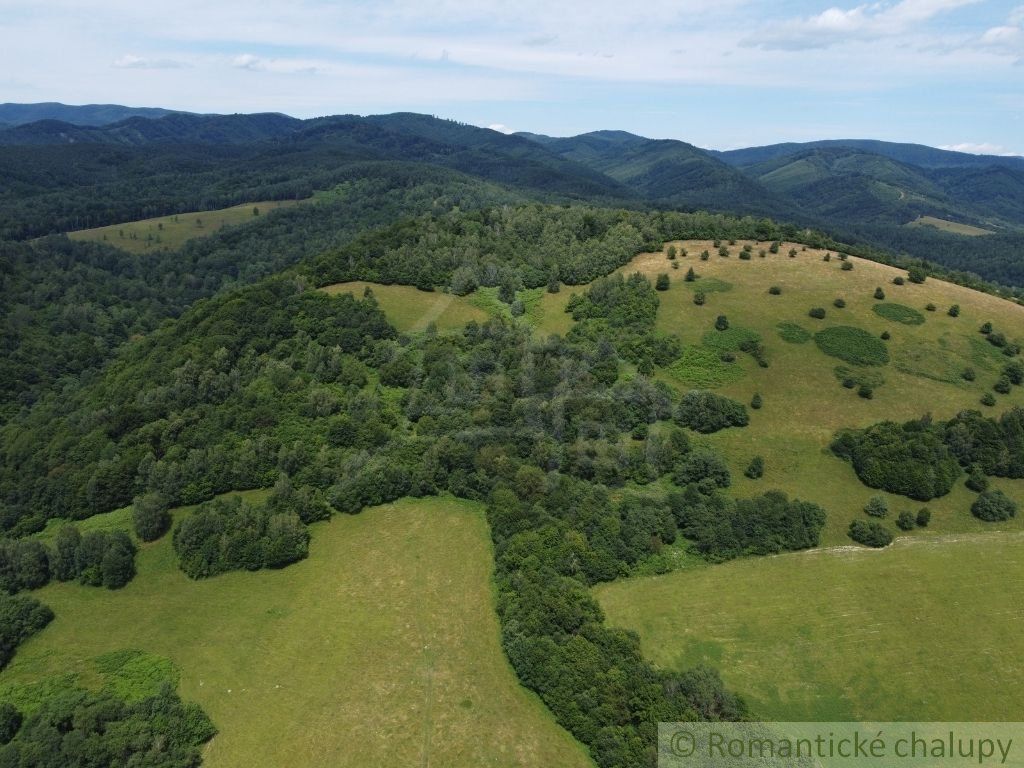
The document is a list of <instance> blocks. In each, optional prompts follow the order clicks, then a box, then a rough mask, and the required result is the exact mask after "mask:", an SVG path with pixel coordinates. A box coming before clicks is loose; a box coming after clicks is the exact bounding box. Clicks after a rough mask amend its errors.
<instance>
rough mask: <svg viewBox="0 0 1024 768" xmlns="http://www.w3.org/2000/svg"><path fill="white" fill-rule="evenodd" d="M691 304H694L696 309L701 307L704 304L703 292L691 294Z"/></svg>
mask: <svg viewBox="0 0 1024 768" xmlns="http://www.w3.org/2000/svg"><path fill="white" fill-rule="evenodd" d="M693 303H694V304H696V305H697V306H698V307H700V306H703V304H704V291H696V292H695V293H694V294H693Z"/></svg>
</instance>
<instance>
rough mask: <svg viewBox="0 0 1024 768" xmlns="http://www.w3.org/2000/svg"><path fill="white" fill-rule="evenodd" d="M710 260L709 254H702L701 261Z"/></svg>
mask: <svg viewBox="0 0 1024 768" xmlns="http://www.w3.org/2000/svg"><path fill="white" fill-rule="evenodd" d="M710 258H711V254H710V253H708V252H707V251H706V250H704V251H701V252H700V260H701V261H707V260H708V259H710Z"/></svg>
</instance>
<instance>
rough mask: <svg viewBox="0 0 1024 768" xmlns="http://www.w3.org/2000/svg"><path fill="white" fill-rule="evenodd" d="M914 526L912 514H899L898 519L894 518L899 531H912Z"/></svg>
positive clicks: (915, 523) (904, 512)
mask: <svg viewBox="0 0 1024 768" xmlns="http://www.w3.org/2000/svg"><path fill="white" fill-rule="evenodd" d="M915 525H917V521H916V520H915V518H914V514H913V513H912V512H906V511H903V512H900V514H899V517H897V518H896V527H897V528H899V529H900V530H901V531H912V530H913V529H914V526H915Z"/></svg>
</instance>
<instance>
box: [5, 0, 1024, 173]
mask: <svg viewBox="0 0 1024 768" xmlns="http://www.w3.org/2000/svg"><path fill="white" fill-rule="evenodd" d="M833 1H835V0H833ZM1019 2H1020V0H1009V1H1008V2H1007V1H1002V0H882V2H874V3H862V4H857V3H856V2H851V3H842V2H841V0H840V4H838V5H832V4H831V3H830V2H829V0H825V1H824V2H819V1H818V0H775V1H774V2H773V1H771V0H673V1H670V0H648V1H647V2H643V1H641V2H625V1H624V0H588V1H587V2H575V1H574V0H563V2H552V0H516V2H484V1H483V0H458V1H456V0H376V1H373V2H371V1H370V0H340V1H335V2H327V1H326V0H289V1H288V2H280V1H276V0H245V2H242V1H241V0H212V1H211V0H203V1H202V2H201V1H200V0H175V2H173V3H171V2H164V1H163V0H153V1H152V2H145V1H144V0H91V2H88V3H85V2H81V0H31V1H30V2H27V1H26V0H0V102H3V101H13V102H37V101H62V102H65V103H69V104H85V103H119V104H127V105H130V106H160V107H167V108H172V109H183V110H189V111H197V112H221V113H224V112H264V111H270V112H285V113H287V114H290V115H294V116H296V117H312V116H316V115H327V114H378V113H385V112H397V111H412V112H424V113H428V114H434V115H438V116H440V117H446V118H451V119H455V120H459V121H463V122H467V123H471V124H474V125H480V126H486V127H493V128H494V129H495V130H502V131H506V132H511V131H532V132H535V133H545V134H549V135H555V136H568V135H575V134H578V133H585V132H587V131H592V130H598V129H619V130H628V131H632V132H634V133H639V134H641V135H644V136H650V137H654V138H674V139H682V140H684V141H689V142H691V143H694V144H697V145H698V146H702V147H708V148H714V149H732V148H737V147H743V146H753V145H761V144H770V143H775V142H780V141H810V140H814V139H824V138H873V139H883V140H888V141H909V142H916V143H922V144H930V145H932V146H940V147H946V148H955V149H959V150H962V151H974V152H986V153H992V154H1024V5H1020V4H1019Z"/></svg>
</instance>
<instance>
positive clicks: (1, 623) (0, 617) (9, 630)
mask: <svg viewBox="0 0 1024 768" xmlns="http://www.w3.org/2000/svg"><path fill="white" fill-rule="evenodd" d="M52 620H53V611H51V610H50V609H49V608H47V607H46V606H45V605H43V604H42V603H40V602H39V601H38V600H36V599H35V598H34V597H29V596H28V595H4V594H0V669H3V668H4V667H6V666H7V663H8V662H9V661H10V660H11V658H12V657H13V656H14V652H15V650H16V649H17V647H18V646H19V645H21V643H23V642H24V641H25V640H27V639H28V638H30V637H32V635H34V634H35V633H36V632H38V631H39V630H41V629H42V628H43V627H45V626H46V625H47V624H49V623H50V622H51V621H52ZM0 764H2V763H0Z"/></svg>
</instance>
